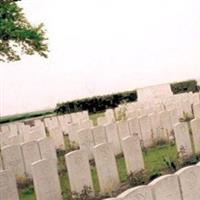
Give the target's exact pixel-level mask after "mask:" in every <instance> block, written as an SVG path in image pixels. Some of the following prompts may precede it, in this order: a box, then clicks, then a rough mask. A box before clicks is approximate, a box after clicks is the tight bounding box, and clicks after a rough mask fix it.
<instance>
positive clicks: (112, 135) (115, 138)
mask: <svg viewBox="0 0 200 200" xmlns="http://www.w3.org/2000/svg"><path fill="white" fill-rule="evenodd" d="M104 128H105V131H106V137H107V140H108V143H110V144H111V145H112V148H113V152H114V154H115V155H118V154H120V153H122V150H121V144H120V139H119V135H118V130H117V125H116V123H112V124H108V125H106V126H104Z"/></svg>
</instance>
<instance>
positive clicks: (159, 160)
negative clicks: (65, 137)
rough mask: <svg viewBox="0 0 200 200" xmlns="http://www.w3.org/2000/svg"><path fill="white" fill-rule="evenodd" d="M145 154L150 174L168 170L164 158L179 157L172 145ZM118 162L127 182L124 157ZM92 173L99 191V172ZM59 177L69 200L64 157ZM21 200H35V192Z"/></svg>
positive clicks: (60, 160)
mask: <svg viewBox="0 0 200 200" xmlns="http://www.w3.org/2000/svg"><path fill="white" fill-rule="evenodd" d="M143 154H144V161H145V168H146V169H147V170H148V171H149V172H150V173H154V172H159V171H161V170H162V169H164V168H166V165H165V162H164V158H165V159H170V160H171V161H175V160H176V156H177V153H176V148H175V145H170V144H167V145H162V146H157V147H154V148H150V149H148V150H146V151H145V152H143ZM116 160H117V166H118V171H119V176H120V181H121V182H125V181H127V178H128V176H127V173H126V168H125V162H124V158H123V156H120V157H118V158H117V159H116ZM91 172H92V179H93V183H94V188H95V191H99V183H98V178H97V172H96V168H95V167H94V166H92V167H91ZM59 175H60V176H59V177H60V183H61V188H62V192H63V197H64V200H67V199H69V194H70V186H69V180H68V176H67V172H66V167H65V163H64V156H63V155H61V156H59ZM20 200H35V197H34V194H33V191H27V190H24V191H21V192H20Z"/></svg>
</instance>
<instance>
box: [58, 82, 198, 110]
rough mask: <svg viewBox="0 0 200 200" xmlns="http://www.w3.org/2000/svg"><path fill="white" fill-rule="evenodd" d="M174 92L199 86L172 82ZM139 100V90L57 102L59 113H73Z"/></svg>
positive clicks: (102, 108)
mask: <svg viewBox="0 0 200 200" xmlns="http://www.w3.org/2000/svg"><path fill="white" fill-rule="evenodd" d="M170 86H171V90H172V92H173V94H180V93H184V92H198V91H199V86H198V85H197V81H196V80H188V81H183V82H176V83H171V84H170ZM133 101H137V91H136V90H133V91H127V92H121V93H116V94H111V95H103V96H95V97H91V98H84V99H78V100H74V101H68V102H64V103H60V104H57V106H56V109H55V112H56V113H57V114H64V113H73V112H79V111H82V110H88V111H89V112H90V113H96V112H103V111H105V110H106V109H107V108H115V107H117V106H118V105H119V104H121V103H128V102H133Z"/></svg>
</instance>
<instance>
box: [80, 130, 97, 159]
mask: <svg viewBox="0 0 200 200" xmlns="http://www.w3.org/2000/svg"><path fill="white" fill-rule="evenodd" d="M78 136H79V147H80V149H81V150H84V151H86V152H87V154H88V158H89V159H92V158H93V153H92V149H93V146H94V138H93V135H92V131H91V129H82V130H80V131H79V132H78Z"/></svg>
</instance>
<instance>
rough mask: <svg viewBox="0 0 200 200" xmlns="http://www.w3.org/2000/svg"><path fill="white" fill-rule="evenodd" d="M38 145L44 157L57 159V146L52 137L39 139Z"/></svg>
mask: <svg viewBox="0 0 200 200" xmlns="http://www.w3.org/2000/svg"><path fill="white" fill-rule="evenodd" d="M38 145H39V149H40V154H41V158H42V159H46V160H48V159H52V160H55V161H57V155H56V147H55V144H54V142H53V140H52V139H51V138H49V137H46V138H43V139H40V140H38Z"/></svg>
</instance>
